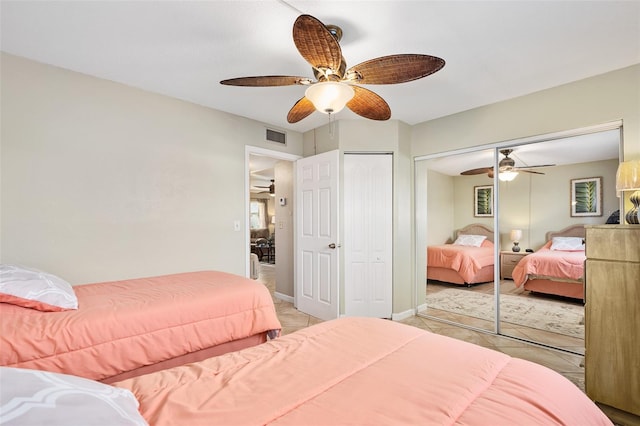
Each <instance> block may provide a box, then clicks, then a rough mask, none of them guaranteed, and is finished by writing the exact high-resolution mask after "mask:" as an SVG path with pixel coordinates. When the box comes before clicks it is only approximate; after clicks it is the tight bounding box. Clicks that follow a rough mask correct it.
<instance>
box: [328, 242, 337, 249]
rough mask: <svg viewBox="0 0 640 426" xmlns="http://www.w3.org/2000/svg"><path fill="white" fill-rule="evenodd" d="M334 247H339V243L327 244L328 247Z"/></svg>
mask: <svg viewBox="0 0 640 426" xmlns="http://www.w3.org/2000/svg"><path fill="white" fill-rule="evenodd" d="M336 247H340V244H338V245H336V244H335V243H331V244H329V248H330V249H335V248H336Z"/></svg>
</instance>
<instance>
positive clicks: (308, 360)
mask: <svg viewBox="0 0 640 426" xmlns="http://www.w3.org/2000/svg"><path fill="white" fill-rule="evenodd" d="M114 385H115V386H118V387H122V388H126V389H129V390H131V391H132V392H133V393H134V395H135V396H136V398H137V399H138V401H139V402H140V408H139V410H140V412H141V413H142V415H143V416H144V417H145V419H146V420H147V421H148V422H149V423H150V424H153V425H158V426H159V425H167V424H185V425H210V424H224V425H239V424H244V425H262V424H278V425H311V424H316V425H329V424H389V425H399V424H432V425H451V424H465V425H506V424H510V425H525V424H526V425H530V424H541V425H549V424H566V425H586V424H589V425H597V424H601V425H610V424H611V422H610V421H609V420H608V419H607V417H605V415H604V414H603V413H602V412H601V411H600V410H599V409H598V408H597V407H596V405H595V404H594V403H593V402H592V401H591V400H589V399H588V398H587V397H586V395H585V394H584V393H582V392H581V391H580V390H579V389H578V388H577V387H576V386H575V385H574V384H572V383H571V382H569V381H568V380H567V379H566V378H564V377H563V376H561V375H560V374H558V373H556V372H554V371H552V370H549V369H547V368H546V367H542V366H540V365H537V364H534V363H531V362H528V361H525V360H521V359H515V358H511V357H510V356H508V355H505V354H503V353H500V352H496V351H492V350H489V349H486V348H483V347H480V346H476V345H473V344H470V343H466V342H463V341H459V340H455V339H452V338H449V337H445V336H440V335H437V334H433V333H429V332H427V331H424V330H421V329H418V328H415V327H410V326H407V325H403V324H398V323H394V322H392V321H387V320H381V319H372V318H342V319H338V320H333V321H328V322H325V323H320V324H317V325H314V326H312V327H309V328H306V329H303V330H300V331H297V332H295V333H293V334H290V335H287V336H284V337H282V338H279V339H277V340H275V341H270V342H267V343H265V344H263V345H259V346H255V347H252V348H248V349H245V350H242V351H239V352H232V353H228V354H225V355H222V356H220V357H216V358H210V359H207V360H204V361H201V362H198V363H194V364H189V365H185V366H182V367H177V368H173V369H170V370H165V371H160V372H157V373H153V374H150V375H146V376H140V377H136V378H133V379H129V380H126V381H122V382H117V383H115V384H114Z"/></svg>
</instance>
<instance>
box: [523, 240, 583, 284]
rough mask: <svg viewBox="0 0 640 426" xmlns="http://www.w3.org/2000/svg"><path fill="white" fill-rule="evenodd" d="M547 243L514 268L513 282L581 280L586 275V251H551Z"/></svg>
mask: <svg viewBox="0 0 640 426" xmlns="http://www.w3.org/2000/svg"><path fill="white" fill-rule="evenodd" d="M550 245H551V243H550V242H549V243H547V244H545V245H544V247H542V248H541V249H540V250H538V251H536V252H535V253H531V254H530V255H527V256H525V257H523V258H522V259H520V261H519V262H518V264H517V265H516V266H515V268H513V274H512V277H513V282H514V283H515V285H516V287H520V286H521V285H523V284H524V283H525V282H526V281H527V279H529V277H530V276H532V275H535V276H537V277H540V278H546V279H549V278H551V279H554V278H555V279H559V280H581V279H582V276H583V275H584V261H585V259H586V258H587V257H586V256H585V254H584V251H558V250H550V249H549V247H550Z"/></svg>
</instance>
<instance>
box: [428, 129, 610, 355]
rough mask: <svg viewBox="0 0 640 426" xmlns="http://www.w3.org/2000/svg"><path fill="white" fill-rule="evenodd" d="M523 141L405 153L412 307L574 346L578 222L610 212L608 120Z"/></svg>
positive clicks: (578, 325) (579, 331)
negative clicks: (417, 289)
mask: <svg viewBox="0 0 640 426" xmlns="http://www.w3.org/2000/svg"><path fill="white" fill-rule="evenodd" d="M525 142H528V141H522V142H520V143H518V142H517V141H516V142H514V143H513V145H510V146H498V147H495V148H489V149H482V150H478V151H472V150H471V151H470V150H467V151H466V152H462V153H450V154H447V155H439V156H432V157H430V158H427V159H424V160H420V161H416V178H417V179H416V182H417V184H416V193H417V202H416V209H417V210H416V212H417V214H419V216H417V217H423V218H426V220H425V221H424V222H419V223H417V233H418V235H417V241H419V245H418V250H421V249H422V246H421V244H424V245H425V247H424V251H423V253H425V256H424V260H423V262H424V263H423V264H420V262H419V266H418V267H419V268H424V269H423V270H426V294H425V303H424V305H422V306H421V312H420V314H421V315H426V316H428V317H431V318H435V319H439V320H442V321H445V322H452V323H456V324H460V325H463V326H466V327H471V328H475V329H480V330H486V331H489V332H497V333H500V334H502V335H506V336H511V337H514V338H517V339H523V340H527V341H532V342H536V343H541V344H544V345H547V346H552V347H556V348H560V349H563V350H567V351H570V352H575V353H581V354H583V353H584V300H583V294H584V283H583V269H584V259H585V256H584V244H583V238H584V225H585V224H603V223H606V222H608V223H618V222H616V220H617V216H616V212H617V210H618V208H619V199H618V198H617V196H616V191H615V174H616V169H617V166H618V162H619V153H620V143H621V142H620V131H619V129H613V130H607V131H600V132H597V133H590V134H584V135H580V136H572V137H566V138H562V139H556V140H547V141H537V142H535V143H534V142H531V143H525ZM506 166H508V167H506ZM496 167H497V170H499V171H500V173H498V176H496V179H495V182H496V185H497V191H496V190H495V189H496V188H495V187H494V177H493V171H494V169H496ZM504 172H512V173H511V174H509V173H504ZM421 194H423V195H422V196H421ZM494 201H495V203H494ZM494 209H495V211H494ZM494 228H497V233H494ZM497 292H499V297H496V296H495V295H496V293H497ZM418 297H420V295H418ZM498 300H499V302H498Z"/></svg>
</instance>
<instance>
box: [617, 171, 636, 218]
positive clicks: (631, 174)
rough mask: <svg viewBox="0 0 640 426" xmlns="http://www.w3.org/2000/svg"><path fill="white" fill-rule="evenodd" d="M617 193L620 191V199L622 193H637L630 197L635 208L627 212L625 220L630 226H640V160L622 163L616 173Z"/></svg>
mask: <svg viewBox="0 0 640 426" xmlns="http://www.w3.org/2000/svg"><path fill="white" fill-rule="evenodd" d="M616 191H618V197H619V196H620V193H621V192H624V191H635V192H634V193H633V194H631V197H629V200H630V201H631V203H632V204H633V207H632V208H631V209H630V210H629V211H628V212H627V214H626V215H625V219H626V220H627V223H629V224H633V225H638V224H640V217H639V216H638V209H640V160H632V161H624V162H622V163H620V165H619V166H618V172H617V173H616Z"/></svg>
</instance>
